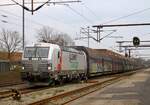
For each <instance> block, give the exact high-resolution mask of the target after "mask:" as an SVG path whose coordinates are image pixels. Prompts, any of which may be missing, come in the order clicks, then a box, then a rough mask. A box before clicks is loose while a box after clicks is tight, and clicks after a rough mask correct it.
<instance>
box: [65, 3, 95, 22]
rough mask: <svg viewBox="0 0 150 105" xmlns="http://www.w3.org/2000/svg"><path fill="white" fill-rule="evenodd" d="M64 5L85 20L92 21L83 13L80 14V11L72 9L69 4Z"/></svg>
mask: <svg viewBox="0 0 150 105" xmlns="http://www.w3.org/2000/svg"><path fill="white" fill-rule="evenodd" d="M65 6H66V7H68V8H69V9H71V10H72V11H73V12H75V13H76V14H78V15H79V16H81V17H82V18H83V19H84V20H85V21H86V22H88V23H90V24H93V21H91V20H90V19H88V18H87V17H85V16H84V15H83V14H81V13H80V12H78V11H76V10H75V9H73V8H72V7H70V6H69V5H67V4H65Z"/></svg>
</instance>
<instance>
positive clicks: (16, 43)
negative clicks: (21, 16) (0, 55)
mask: <svg viewBox="0 0 150 105" xmlns="http://www.w3.org/2000/svg"><path fill="white" fill-rule="evenodd" d="M21 48H22V38H21V37H20V36H19V33H18V32H17V31H10V30H5V29H2V31H1V32H0V49H1V50H3V51H5V52H7V53H8V59H9V60H10V59H11V58H10V57H11V56H10V55H11V54H13V53H14V52H16V51H19V50H21Z"/></svg>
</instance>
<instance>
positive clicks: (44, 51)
mask: <svg viewBox="0 0 150 105" xmlns="http://www.w3.org/2000/svg"><path fill="white" fill-rule="evenodd" d="M48 53H49V47H26V48H25V51H24V57H25V58H48Z"/></svg>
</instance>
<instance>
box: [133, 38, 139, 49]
mask: <svg viewBox="0 0 150 105" xmlns="http://www.w3.org/2000/svg"><path fill="white" fill-rule="evenodd" d="M133 45H134V46H136V47H137V46H139V45H140V39H139V38H138V37H133Z"/></svg>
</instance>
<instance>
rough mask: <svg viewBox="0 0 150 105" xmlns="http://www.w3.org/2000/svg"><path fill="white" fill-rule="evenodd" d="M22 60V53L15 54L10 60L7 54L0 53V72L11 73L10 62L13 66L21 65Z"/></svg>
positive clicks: (11, 55)
mask: <svg viewBox="0 0 150 105" xmlns="http://www.w3.org/2000/svg"><path fill="white" fill-rule="evenodd" d="M21 59H22V53H20V52H15V53H12V54H10V59H9V58H8V53H7V52H2V51H0V72H4V71H9V68H10V67H9V66H10V62H11V63H13V64H16V63H19V62H20V61H21Z"/></svg>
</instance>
